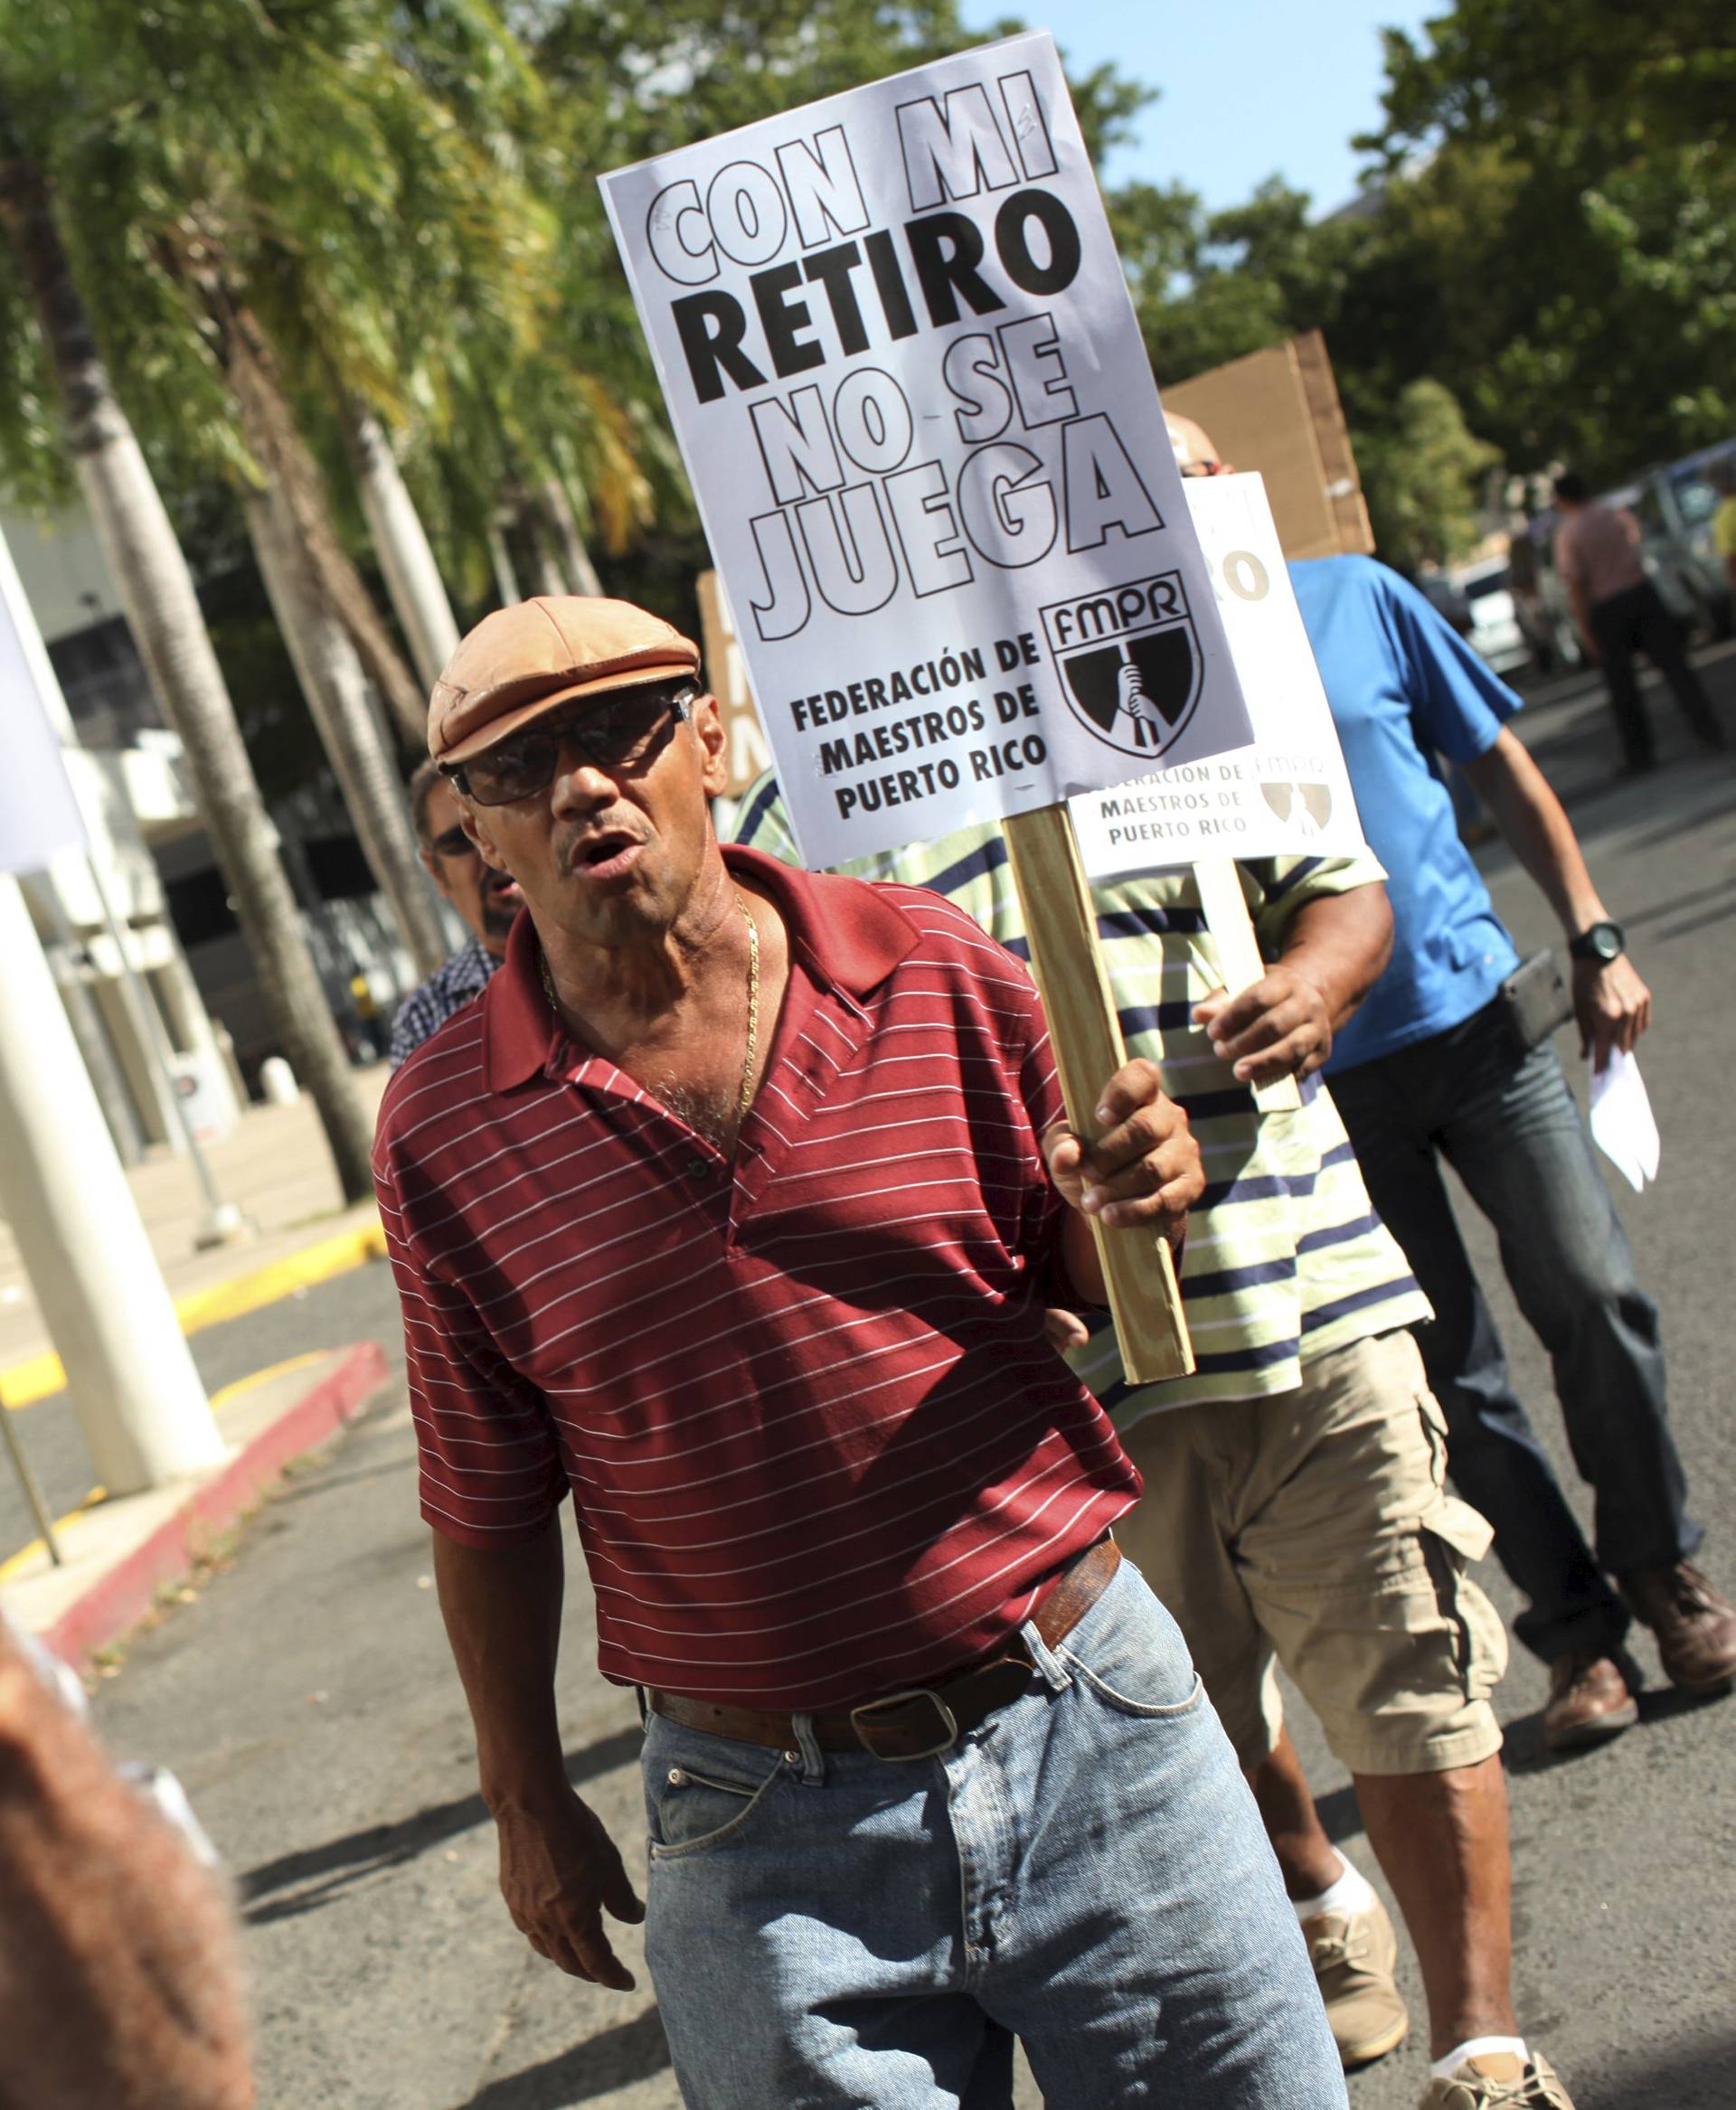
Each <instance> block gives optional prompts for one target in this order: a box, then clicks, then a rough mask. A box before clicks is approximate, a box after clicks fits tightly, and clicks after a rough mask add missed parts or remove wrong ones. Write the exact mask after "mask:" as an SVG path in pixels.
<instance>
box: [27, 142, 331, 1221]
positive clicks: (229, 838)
mask: <svg viewBox="0 0 1736 2110" xmlns="http://www.w3.org/2000/svg"><path fill="white" fill-rule="evenodd" d="M0 221H4V224H5V230H6V233H7V235H8V237H9V240H10V242H11V246H12V250H13V253H14V258H15V260H16V263H17V267H18V269H19V271H20V273H21V275H22V277H23V278H24V283H25V286H26V287H27V288H28V291H29V294H30V297H31V299H32V302H33V306H34V310H35V315H36V319H37V325H38V327H39V329H40V331H41V334H42V344H43V347H44V349H45V351H46V353H47V357H48V361H49V364H50V367H51V370H52V377H53V383H54V387H55V390H56V392H57V395H58V398H59V402H60V409H61V425H62V430H63V434H64V438H65V444H66V447H67V448H68V450H69V451H70V453H71V457H72V459H73V463H74V465H75V467H76V470H77V475H78V480H79V484H80V488H81V490H82V492H83V495H84V500H85V504H86V505H87V507H88V508H89V511H90V518H91V521H92V523H93V524H94V526H95V528H96V531H97V533H98V536H99V540H100V542H101V543H102V547H103V551H104V554H105V555H106V557H107V558H108V560H109V568H110V570H112V572H113V573H114V577H115V580H116V584H117V585H118V588H119V590H120V594H121V598H122V601H123V604H124V606H125V608H126V611H127V620H128V622H129V623H130V625H131V626H132V631H133V636H134V638H135V640H136V642H137V646H138V651H139V656H140V658H141V659H142V660H143V662H144V664H145V669H146V674H147V675H148V676H149V679H150V683H151V686H152V689H153V691H154V692H155V693H156V699H157V702H158V704H159V705H160V707H161V709H162V711H163V715H164V717H165V720H166V721H167V722H168V723H169V724H170V725H171V726H172V727H173V728H174V730H175V731H176V732H177V733H178V734H179V735H180V737H181V742H182V747H183V749H184V754H185V757H186V762H187V768H188V770H189V772H190V774H191V776H192V778H193V789H194V796H195V797H196V799H197V802H198V805H199V809H200V813H201V815H202V817H203V820H204V823H205V825H206V828H207V829H208V831H209V832H210V834H211V839H212V847H213V849H214V850H215V852H216V854H217V861H218V863H219V865H220V867H221V868H222V873H223V877H224V881H225V882H226V884H227V886H228V888H229V890H230V894H231V899H232V900H234V902H235V906H236V913H237V915H238V917H239V918H240V920H241V928H242V930H243V931H244V932H245V934H246V937H247V940H248V945H249V948H250V951H251V953H252V956H253V964H254V969H255V972H256V973H257V975H258V976H259V985H260V989H261V991H262V993H263V994H264V997H265V1001H266V1003H267V1005H268V1007H269V1014H270V1017H271V1022H272V1026H273V1030H274V1031H275V1032H276V1035H277V1038H278V1042H279V1043H280V1045H281V1046H282V1048H283V1050H284V1051H285V1053H286V1055H287V1056H288V1059H289V1061H290V1064H291V1066H292V1067H293V1068H294V1069H295V1070H296V1073H297V1076H298V1077H299V1078H300V1079H301V1080H302V1081H303V1083H304V1084H306V1086H307V1089H308V1090H309V1092H310V1093H311V1094H312V1096H313V1099H314V1103H315V1105H316V1107H317V1108H318V1111H319V1116H320V1120H321V1122H322V1124H323V1125H324V1127H325V1135H326V1140H327V1142H328V1143H329V1144H330V1145H331V1150H332V1156H333V1159H334V1161H335V1164H336V1167H337V1174H338V1179H339V1182H340V1183H341V1185H342V1188H343V1191H344V1198H345V1199H346V1200H347V1201H359V1200H361V1199H362V1198H363V1196H365V1195H367V1194H370V1193H371V1192H373V1177H372V1173H371V1172H370V1168H369V1162H368V1157H369V1144H370V1140H371V1135H370V1124H369V1121H368V1117H367V1115H366V1112H365V1111H364V1109H363V1105H362V1101H361V1097H360V1095H359V1094H358V1093H357V1091H356V1088H355V1083H354V1078H353V1076H352V1075H351V1071H350V1065H349V1060H348V1057H347V1056H346V1054H345V1052H344V1044H343V1042H342V1041H341V1040H340V1039H339V1037H338V1032H337V1029H336V1026H335V1024H334V1022H333V1020H332V1015H331V1013H330V1012H329V1011H328V1010H327V1008H326V1005H325V993H324V991H323V990H322V989H321V987H320V983H319V975H318V973H317V971H316V968H315V966H314V962H313V957H312V955H311V954H310V953H309V951H308V949H307V938H306V936H305V934H304V932H303V930H302V927H301V918H300V915H299V913H298V911H297V907H296V900H295V896H294V894H293V893H292V892H291V891H290V888H289V882H288V880H287V879H286V878H285V877H284V873H283V868H282V866H281V865H280V864H279V863H278V856H277V832H276V830H275V829H274V827H273V826H272V824H271V821H270V819H269V815H267V813H266V810H265V804H264V801H263V799H262V798H261V797H260V796H259V784H258V782H257V780H256V779H255V777H254V775H253V770H252V766H251V764H250V762H249V760H248V756H247V749H246V748H245V747H244V746H243V744H242V741H241V729H240V727H239V726H238V725H237V723H236V720H235V710H234V705H233V704H232V703H231V701H230V697H229V692H228V690H227V688H226V687H225V685H224V683H223V677H222V670H221V669H220V668H219V666H218V664H217V656H216V655H215V653H214V652H213V651H212V645H211V639H210V636H208V635H207V633H206V630H205V626H204V619H203V616H202V615H201V613H200V609H199V599H198V595H197V593H196V591H195V590H194V588H193V577H192V574H191V572H190V571H189V570H188V569H187V564H186V560H185V559H184V557H183V555H182V553H181V549H180V545H179V544H178V543H177V542H176V541H175V532H174V530H173V529H172V528H171V526H170V524H169V518H168V514H167V512H166V511H165V507H164V504H163V501H162V499H161V497H160V496H159V495H158V493H157V489H156V484H155V483H154V482H153V480H152V477H151V473H150V470H149V468H148V467H147V466H146V461H145V457H144V454H143V452H142V451H141V449H140V447H139V445H138V441H137V438H135V436H134V433H133V429H132V427H131V425H130V424H129V423H128V422H127V415H126V412H125V411H124V410H122V409H121V407H120V404H119V402H118V400H117V399H116V397H115V393H114V391H113V389H112V387H111V386H110V384H109V375H108V372H107V369H106V368H105V367H104V365H103V363H102V360H101V358H100V357H99V353H98V351H97V347H96V343H95V339H94V337H93V336H92V334H91V330H90V320H89V317H88V316H87V315H86V312H85V308H84V305H83V302H82V300H81V299H80V295H79V290H78V287H77V286H76V284H75V283H74V280H73V277H72V270H71V264H70V262H69V260H68V258H67V255H66V251H65V249H64V247H63V246H62V243H61V235H60V231H59V228H58V226H57V225H56V222H55V218H54V213H53V211H52V205H51V202H50V195H49V190H48V185H47V183H46V182H45V180H44V178H43V176H42V172H41V170H40V169H39V168H38V167H37V166H36V165H35V164H34V163H33V162H32V161H31V160H29V159H28V158H27V157H26V156H24V155H23V154H22V153H20V152H19V151H18V140H17V136H16V131H15V129H14V126H13V124H12V123H11V121H10V118H9V116H8V114H7V113H6V112H5V109H4V108H0Z"/></svg>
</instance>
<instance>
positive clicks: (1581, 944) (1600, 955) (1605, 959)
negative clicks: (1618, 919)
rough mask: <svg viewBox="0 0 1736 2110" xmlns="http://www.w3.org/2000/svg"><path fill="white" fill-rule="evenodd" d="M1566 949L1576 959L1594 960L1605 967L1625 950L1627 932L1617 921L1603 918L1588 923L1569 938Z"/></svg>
mask: <svg viewBox="0 0 1736 2110" xmlns="http://www.w3.org/2000/svg"><path fill="white" fill-rule="evenodd" d="M1567 949H1568V952H1569V954H1570V955H1571V957H1572V958H1574V959H1576V960H1595V961H1596V962H1597V963H1598V965H1599V966H1600V967H1607V966H1609V963H1610V961H1611V960H1618V959H1619V958H1620V957H1621V956H1622V954H1623V953H1625V952H1626V951H1627V949H1628V933H1627V932H1626V931H1625V930H1624V929H1623V928H1621V926H1620V924H1619V923H1612V922H1610V921H1609V918H1605V919H1604V920H1603V921H1602V922H1600V923H1593V924H1590V925H1588V927H1587V928H1585V929H1584V930H1582V931H1580V935H1579V936H1578V937H1571V938H1569V940H1568V942H1567Z"/></svg>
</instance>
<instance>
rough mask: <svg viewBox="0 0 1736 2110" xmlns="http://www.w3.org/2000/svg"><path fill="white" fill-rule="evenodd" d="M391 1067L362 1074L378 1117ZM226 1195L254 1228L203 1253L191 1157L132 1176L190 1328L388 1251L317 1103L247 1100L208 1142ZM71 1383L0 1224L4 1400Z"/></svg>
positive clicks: (16, 1402)
mask: <svg viewBox="0 0 1736 2110" xmlns="http://www.w3.org/2000/svg"><path fill="white" fill-rule="evenodd" d="M388 1074H389V1073H388V1071H387V1069H386V1067H385V1065H384V1064H383V1063H377V1064H374V1065H373V1066H371V1067H370V1068H368V1069H359V1070H357V1071H356V1072H355V1080H356V1086H357V1088H358V1089H359V1090H360V1092H361V1093H362V1095H363V1102H364V1104H365V1105H366V1107H367V1108H368V1111H369V1113H370V1115H372V1113H373V1110H374V1108H375V1107H377V1106H378V1105H379V1103H380V1097H381V1094H382V1092H383V1091H384V1090H385V1088H386V1079H387V1076H388ZM205 1156H206V1160H207V1163H209V1164H210V1167H211V1171H212V1178H213V1180H214V1181H215V1182H216V1185H217V1189H218V1192H219V1193H220V1194H221V1195H222V1199H223V1200H224V1201H232V1202H234V1203H235V1204H236V1206H237V1207H238V1208H240V1209H241V1210H242V1211H243V1213H244V1214H245V1215H247V1216H248V1217H249V1218H250V1219H251V1220H252V1221H253V1223H254V1224H255V1225H256V1226H257V1227H258V1230H257V1235H256V1236H254V1237H251V1238H248V1239H241V1240H238V1241H237V1242H236V1243H235V1244H233V1245H227V1246H219V1247H216V1248H212V1250H210V1251H208V1252H201V1251H200V1250H199V1249H198V1248H197V1247H195V1245H194V1243H193V1239H194V1236H195V1233H196V1231H197V1229H198V1226H199V1223H200V1220H201V1219H202V1217H203V1214H204V1199H203V1194H202V1193H201V1192H200V1187H199V1181H198V1176H197V1174H196V1173H194V1171H193V1163H192V1161H191V1159H189V1158H187V1157H184V1156H177V1155H176V1154H174V1153H173V1152H171V1151H169V1150H167V1149H165V1148H157V1149H154V1150H152V1151H151V1152H149V1153H148V1154H146V1158H145V1159H144V1161H143V1162H142V1163H139V1164H137V1165H136V1166H134V1168H133V1169H132V1171H131V1172H130V1173H128V1174H127V1185H128V1186H129V1187H130V1188H131V1189H132V1192H133V1198H134V1200H135V1201H137V1203H138V1212H139V1215H140V1216H141V1218H142V1219H143V1220H144V1224H145V1229H146V1234H147V1235H148V1236H149V1239H150V1241H151V1247H152V1250H153V1251H154V1252H155V1253H156V1258H157V1261H158V1264H159V1265H160V1266H161V1267H162V1269H163V1278H164V1280H165V1283H166V1284H167V1285H168V1289H169V1294H170V1295H171V1296H172V1297H173V1298H174V1299H175V1309H176V1312H177V1313H178V1314H179V1316H180V1319H181V1328H182V1331H183V1333H197V1332H198V1331H199V1330H200V1329H201V1328H202V1327H204V1326H209V1325H214V1324H216V1323H219V1322H220V1321H222V1320H225V1319H232V1318H235V1317H238V1316H239V1315H240V1314H241V1313H243V1312H246V1311H251V1310H254V1309H256V1308H257V1307H258V1306H259V1305H263V1304H269V1303H271V1302H273V1301H274V1300H275V1299H276V1298H278V1297H281V1296H287V1295H289V1294H290V1292H291V1291H292V1290H294V1289H297V1288H300V1287H305V1286H307V1285H309V1284H312V1283H315V1282H323V1281H325V1280H326V1279H327V1278H328V1277H329V1276H333V1275H335V1274H339V1273H341V1272H342V1271H343V1270H344V1268H346V1267H357V1266H359V1265H360V1264H361V1263H362V1262H363V1261H364V1260H368V1259H372V1258H375V1257H376V1256H377V1255H379V1254H381V1253H382V1252H383V1251H384V1250H385V1247H384V1242H383V1240H382V1238H381V1236H380V1228H379V1219H378V1217H377V1215H376V1214H375V1211H374V1207H373V1202H372V1201H363V1202H358V1203H356V1204H355V1205H354V1207H350V1208H345V1206H344V1197H343V1194H342V1192H341V1191H340V1190H339V1187H338V1183H337V1174H336V1172H335V1170H334V1168H333V1165H332V1160H331V1153H330V1151H329V1150H328V1149H327V1148H326V1144H325V1134H324V1132H323V1130H322V1129H321V1127H320V1124H319V1116H318V1114H317V1113H316V1110H315V1107H314V1103H313V1101H312V1099H310V1098H309V1097H307V1094H306V1093H304V1094H303V1095H302V1097H300V1098H299V1099H298V1100H297V1102H296V1104H295V1105H294V1106H292V1107H249V1108H248V1109H247V1110H246V1112H245V1113H243V1114H242V1116H241V1119H240V1121H238V1122H237V1124H236V1126H235V1129H234V1132H233V1134H232V1135H228V1136H226V1137H225V1138H224V1139H223V1140H222V1142H221V1143H213V1144H208V1145H206V1148H205ZM64 1382H65V1376H64V1373H63V1372H62V1371H61V1362H60V1358H59V1356H58V1355H57V1354H56V1353H55V1352H54V1344H53V1342H52V1341H51V1340H50V1339H49V1336H48V1332H47V1329H46V1327H45V1326H44V1325H43V1323H42V1314H41V1313H40V1312H39V1310H38V1308H37V1304H36V1298H35V1295H34V1294H33V1291H32V1289H31V1286H30V1282H29V1278H28V1277H27V1276H26V1275H25V1274H24V1267H23V1263H22V1262H21V1260H20V1258H19V1255H18V1248H17V1244H16V1242H15V1240H14V1238H13V1235H12V1231H11V1229H10V1227H9V1226H8V1225H6V1224H5V1222H4V1220H0V1400H4V1401H5V1405H6V1406H8V1407H10V1408H22V1407H28V1406H31V1405H33V1404H34V1402H35V1401H37V1400H39V1399H45V1398H46V1397H47V1396H48V1395H49V1394H51V1393H52V1392H56V1391H58V1390H59V1389H61V1385H62V1384H63V1383H64Z"/></svg>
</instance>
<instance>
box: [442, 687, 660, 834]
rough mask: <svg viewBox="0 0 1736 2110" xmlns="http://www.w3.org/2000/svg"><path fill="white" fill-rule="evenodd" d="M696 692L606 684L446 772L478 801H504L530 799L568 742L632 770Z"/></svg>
mask: <svg viewBox="0 0 1736 2110" xmlns="http://www.w3.org/2000/svg"><path fill="white" fill-rule="evenodd" d="M698 701H699V691H698V690H697V689H696V688H695V687H694V686H693V684H692V683H685V682H684V683H679V684H678V685H677V686H675V688H673V689H672V688H670V687H669V686H668V684H667V683H658V684H657V685H656V686H654V687H652V688H648V689H614V690H610V691H609V692H607V693H606V694H604V695H602V696H599V697H598V698H596V699H595V700H594V701H592V700H590V699H586V700H584V701H582V702H578V703H575V704H574V705H573V706H572V707H571V710H568V711H556V712H552V714H551V715H550V716H549V717H547V718H539V719H537V720H536V721H534V722H533V723H532V724H530V725H527V726H525V727H524V730H522V731H520V732H514V733H509V734H508V735H507V736H506V738H505V739H504V740H496V741H495V744H494V746H493V747H491V748H485V749H483V750H482V752H481V753H480V754H479V755H472V756H470V757H469V758H468V759H467V760H466V761H463V762H455V763H453V764H452V765H451V766H450V767H449V768H447V769H446V775H447V776H448V777H450V778H451V779H452V781H453V783H454V784H456V785H457V786H458V789H459V790H460V791H461V792H462V793H463V794H464V796H466V797H467V798H470V799H474V800H475V801H476V804H477V805H512V804H513V803H514V800H516V799H521V798H533V797H534V796H536V795H537V793H539V792H542V791H546V790H547V789H548V788H549V787H550V785H551V784H552V783H553V782H554V772H555V769H556V768H557V766H558V765H559V763H560V759H561V750H562V749H563V748H566V747H572V748H576V749H578V751H579V753H580V754H581V755H582V756H583V757H584V758H585V760H586V761H587V762H589V763H590V766H591V768H594V769H607V770H611V771H612V770H617V769H632V768H641V767H643V765H644V764H645V763H646V762H648V761H650V760H651V759H652V758H653V757H654V756H656V754H658V753H660V752H661V750H662V749H663V746H664V743H665V741H666V740H667V739H668V738H669V736H670V735H671V734H672V733H673V732H674V730H675V727H676V725H677V724H679V723H681V722H683V721H685V720H687V719H690V718H691V717H692V716H693V705H694V704H695V703H696V702H698Z"/></svg>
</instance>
